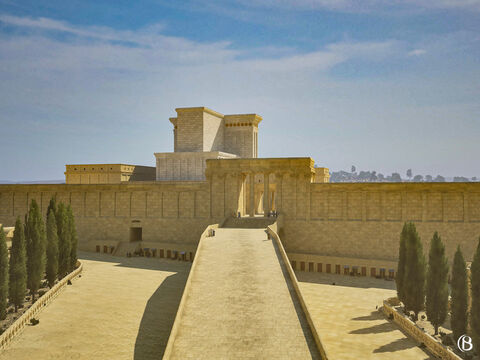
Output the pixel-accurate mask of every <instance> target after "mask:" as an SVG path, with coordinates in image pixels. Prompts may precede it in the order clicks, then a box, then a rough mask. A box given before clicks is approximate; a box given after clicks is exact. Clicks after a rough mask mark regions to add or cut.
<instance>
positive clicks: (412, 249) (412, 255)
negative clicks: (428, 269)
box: [404, 223, 425, 321]
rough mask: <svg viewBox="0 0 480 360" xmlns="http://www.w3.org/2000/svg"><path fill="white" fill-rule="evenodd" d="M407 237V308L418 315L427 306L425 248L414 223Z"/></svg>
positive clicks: (416, 317) (405, 287) (409, 228)
mask: <svg viewBox="0 0 480 360" xmlns="http://www.w3.org/2000/svg"><path fill="white" fill-rule="evenodd" d="M407 232H408V235H407V237H406V263H405V283H404V289H405V290H404V291H405V293H404V294H405V307H406V308H407V309H408V310H412V311H413V312H414V313H415V321H417V320H418V313H419V311H420V310H423V308H424V305H425V256H424V255H423V246H422V242H421V240H420V237H419V236H418V233H417V229H416V228H415V225H414V224H413V223H409V224H408V231H407Z"/></svg>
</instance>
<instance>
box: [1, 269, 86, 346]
mask: <svg viewBox="0 0 480 360" xmlns="http://www.w3.org/2000/svg"><path fill="white" fill-rule="evenodd" d="M82 270H83V264H82V263H80V266H79V267H78V268H76V269H75V270H74V271H72V272H71V273H70V274H68V275H67V276H65V277H64V278H63V279H61V280H60V281H59V282H58V283H56V284H55V285H54V286H53V287H52V288H51V289H50V290H48V291H47V292H46V293H45V294H44V295H43V296H41V297H40V298H39V299H37V301H36V302H35V303H34V304H33V305H32V306H31V307H30V308H29V309H28V310H27V311H25V312H24V313H23V314H22V316H20V317H19V318H18V319H17V320H16V321H15V322H14V323H13V324H12V325H10V326H9V327H8V329H7V330H5V332H4V333H3V334H2V335H0V350H3V349H5V348H6V347H7V346H8V344H9V343H10V342H11V341H12V340H13V339H14V337H15V336H17V335H18V334H20V333H21V332H22V330H23V329H24V327H25V326H26V325H27V324H29V323H30V320H31V319H32V318H33V317H34V316H35V315H37V314H38V313H39V312H40V311H41V310H42V309H43V307H44V306H46V305H47V304H49V303H50V302H51V301H52V300H53V299H54V298H56V297H57V295H58V294H60V291H61V290H63V289H64V288H65V286H66V285H67V283H68V281H69V280H72V279H73V278H75V277H76V276H77V275H79V274H80V273H81V272H82Z"/></svg>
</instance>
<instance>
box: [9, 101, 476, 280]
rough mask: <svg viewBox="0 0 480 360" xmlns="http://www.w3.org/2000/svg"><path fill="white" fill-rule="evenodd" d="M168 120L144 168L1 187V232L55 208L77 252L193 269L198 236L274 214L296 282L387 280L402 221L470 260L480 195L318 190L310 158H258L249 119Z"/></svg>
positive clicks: (191, 116) (111, 167)
mask: <svg viewBox="0 0 480 360" xmlns="http://www.w3.org/2000/svg"><path fill="white" fill-rule="evenodd" d="M176 113H177V115H176V117H172V118H170V122H171V123H172V125H173V136H174V149H173V152H158V153H155V154H154V155H155V159H156V166H155V167H148V166H139V165H131V164H130V165H129V164H108V163H105V164H77V165H67V166H66V172H65V179H66V184H35V185H18V184H15V185H0V223H2V224H4V225H5V226H12V225H13V224H14V222H15V219H16V218H17V217H18V216H20V217H21V218H23V216H24V215H25V213H26V212H27V209H28V206H29V203H30V202H31V200H32V199H35V200H36V201H37V202H38V203H39V205H40V206H41V208H42V210H43V211H45V210H46V208H47V206H48V203H49V200H50V199H51V198H52V197H56V199H57V201H62V202H65V203H69V204H71V206H72V208H73V211H74V214H75V218H76V224H77V232H78V237H79V248H80V249H83V250H88V251H100V252H108V253H113V254H116V255H124V254H125V253H126V252H129V251H132V249H135V248H138V247H141V248H147V249H150V250H151V252H152V256H156V257H172V256H175V255H174V254H178V253H181V254H182V256H183V257H184V258H185V260H192V259H193V257H194V255H195V251H196V246H197V244H198V241H199V238H200V236H201V234H202V232H203V231H204V230H205V229H206V227H207V226H209V225H211V224H220V225H222V224H228V223H234V224H236V225H237V226H240V227H241V226H252V224H254V223H255V222H256V221H257V222H258V221H263V220H268V217H267V216H268V215H269V214H270V213H272V212H276V213H277V214H278V218H277V224H278V226H279V236H280V237H281V240H282V243H283V244H284V246H285V249H286V251H287V254H288V257H289V260H290V261H291V264H292V266H293V267H294V268H296V269H297V270H303V271H315V272H316V271H320V272H331V273H351V272H352V271H354V272H357V273H359V274H360V275H364V276H379V275H380V276H385V277H388V276H392V277H393V276H394V275H395V271H396V261H397V252H398V241H399V235H400V232H401V229H402V226H403V224H404V222H406V221H413V222H414V223H415V224H416V226H417V230H418V232H419V234H420V236H421V238H422V240H423V241H424V247H425V248H428V247H427V246H428V242H429V240H430V239H431V237H432V235H433V233H434V232H435V231H438V232H439V234H440V235H441V236H442V239H443V241H444V242H445V244H446V250H447V255H448V257H449V259H450V260H452V259H453V254H454V251H455V249H456V247H457V245H459V244H460V245H461V246H462V249H463V251H464V254H466V255H467V260H471V259H470V258H468V257H471V256H472V254H473V253H474V249H475V246H476V242H477V239H478V237H479V236H480V183H412V182H408V183H329V173H328V169H327V168H325V167H316V166H315V164H314V161H313V160H312V159H311V158H310V157H304V158H259V157H258V149H259V144H258V131H259V125H260V123H261V121H262V118H261V117H260V116H259V115H257V114H240V115H222V114H220V113H218V112H216V111H213V110H210V109H208V108H206V107H192V108H179V109H176ZM239 215H240V218H238V216H239ZM262 219H263V220H262Z"/></svg>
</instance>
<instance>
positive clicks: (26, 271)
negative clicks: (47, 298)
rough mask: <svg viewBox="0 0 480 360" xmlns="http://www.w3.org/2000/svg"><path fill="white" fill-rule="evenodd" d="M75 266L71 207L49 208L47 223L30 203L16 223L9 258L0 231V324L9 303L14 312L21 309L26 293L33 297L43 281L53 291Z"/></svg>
mask: <svg viewBox="0 0 480 360" xmlns="http://www.w3.org/2000/svg"><path fill="white" fill-rule="evenodd" d="M76 263H77V233H76V229H75V219H74V216H73V211H72V208H71V207H70V205H67V206H65V205H64V204H63V203H60V204H59V205H58V208H57V204H56V201H55V199H54V198H52V199H51V200H50V203H49V205H48V209H47V214H46V222H44V221H43V218H42V214H41V212H40V208H39V206H38V204H37V202H36V201H35V200H32V202H31V203H30V207H29V210H28V213H27V214H26V215H25V222H24V223H22V221H21V219H20V218H17V220H16V222H15V231H14V234H13V238H12V246H11V249H10V256H9V254H8V250H7V242H6V237H5V233H4V231H3V227H2V228H0V320H3V319H5V318H6V315H7V308H8V305H9V303H10V304H12V305H14V307H15V312H17V311H18V308H19V307H21V306H23V303H24V301H25V295H26V292H27V289H28V291H29V292H30V294H31V297H32V303H34V302H35V295H36V294H37V292H38V289H39V288H40V287H41V286H42V280H43V279H44V278H46V280H47V283H48V286H49V287H52V286H53V285H54V284H55V281H56V280H57V279H61V278H63V277H64V276H65V275H66V274H68V273H69V272H71V271H72V270H74V269H75V267H76Z"/></svg>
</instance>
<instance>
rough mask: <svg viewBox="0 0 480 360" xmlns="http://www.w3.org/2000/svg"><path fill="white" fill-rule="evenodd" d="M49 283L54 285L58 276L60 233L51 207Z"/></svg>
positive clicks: (48, 242) (48, 234) (47, 269)
mask: <svg viewBox="0 0 480 360" xmlns="http://www.w3.org/2000/svg"><path fill="white" fill-rule="evenodd" d="M46 275H47V281H48V285H49V286H50V287H52V286H53V285H54V284H55V280H56V279H57V276H58V233H57V221H56V219H55V211H54V209H53V208H52V209H50V212H49V213H48V217H47V266H46Z"/></svg>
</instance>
